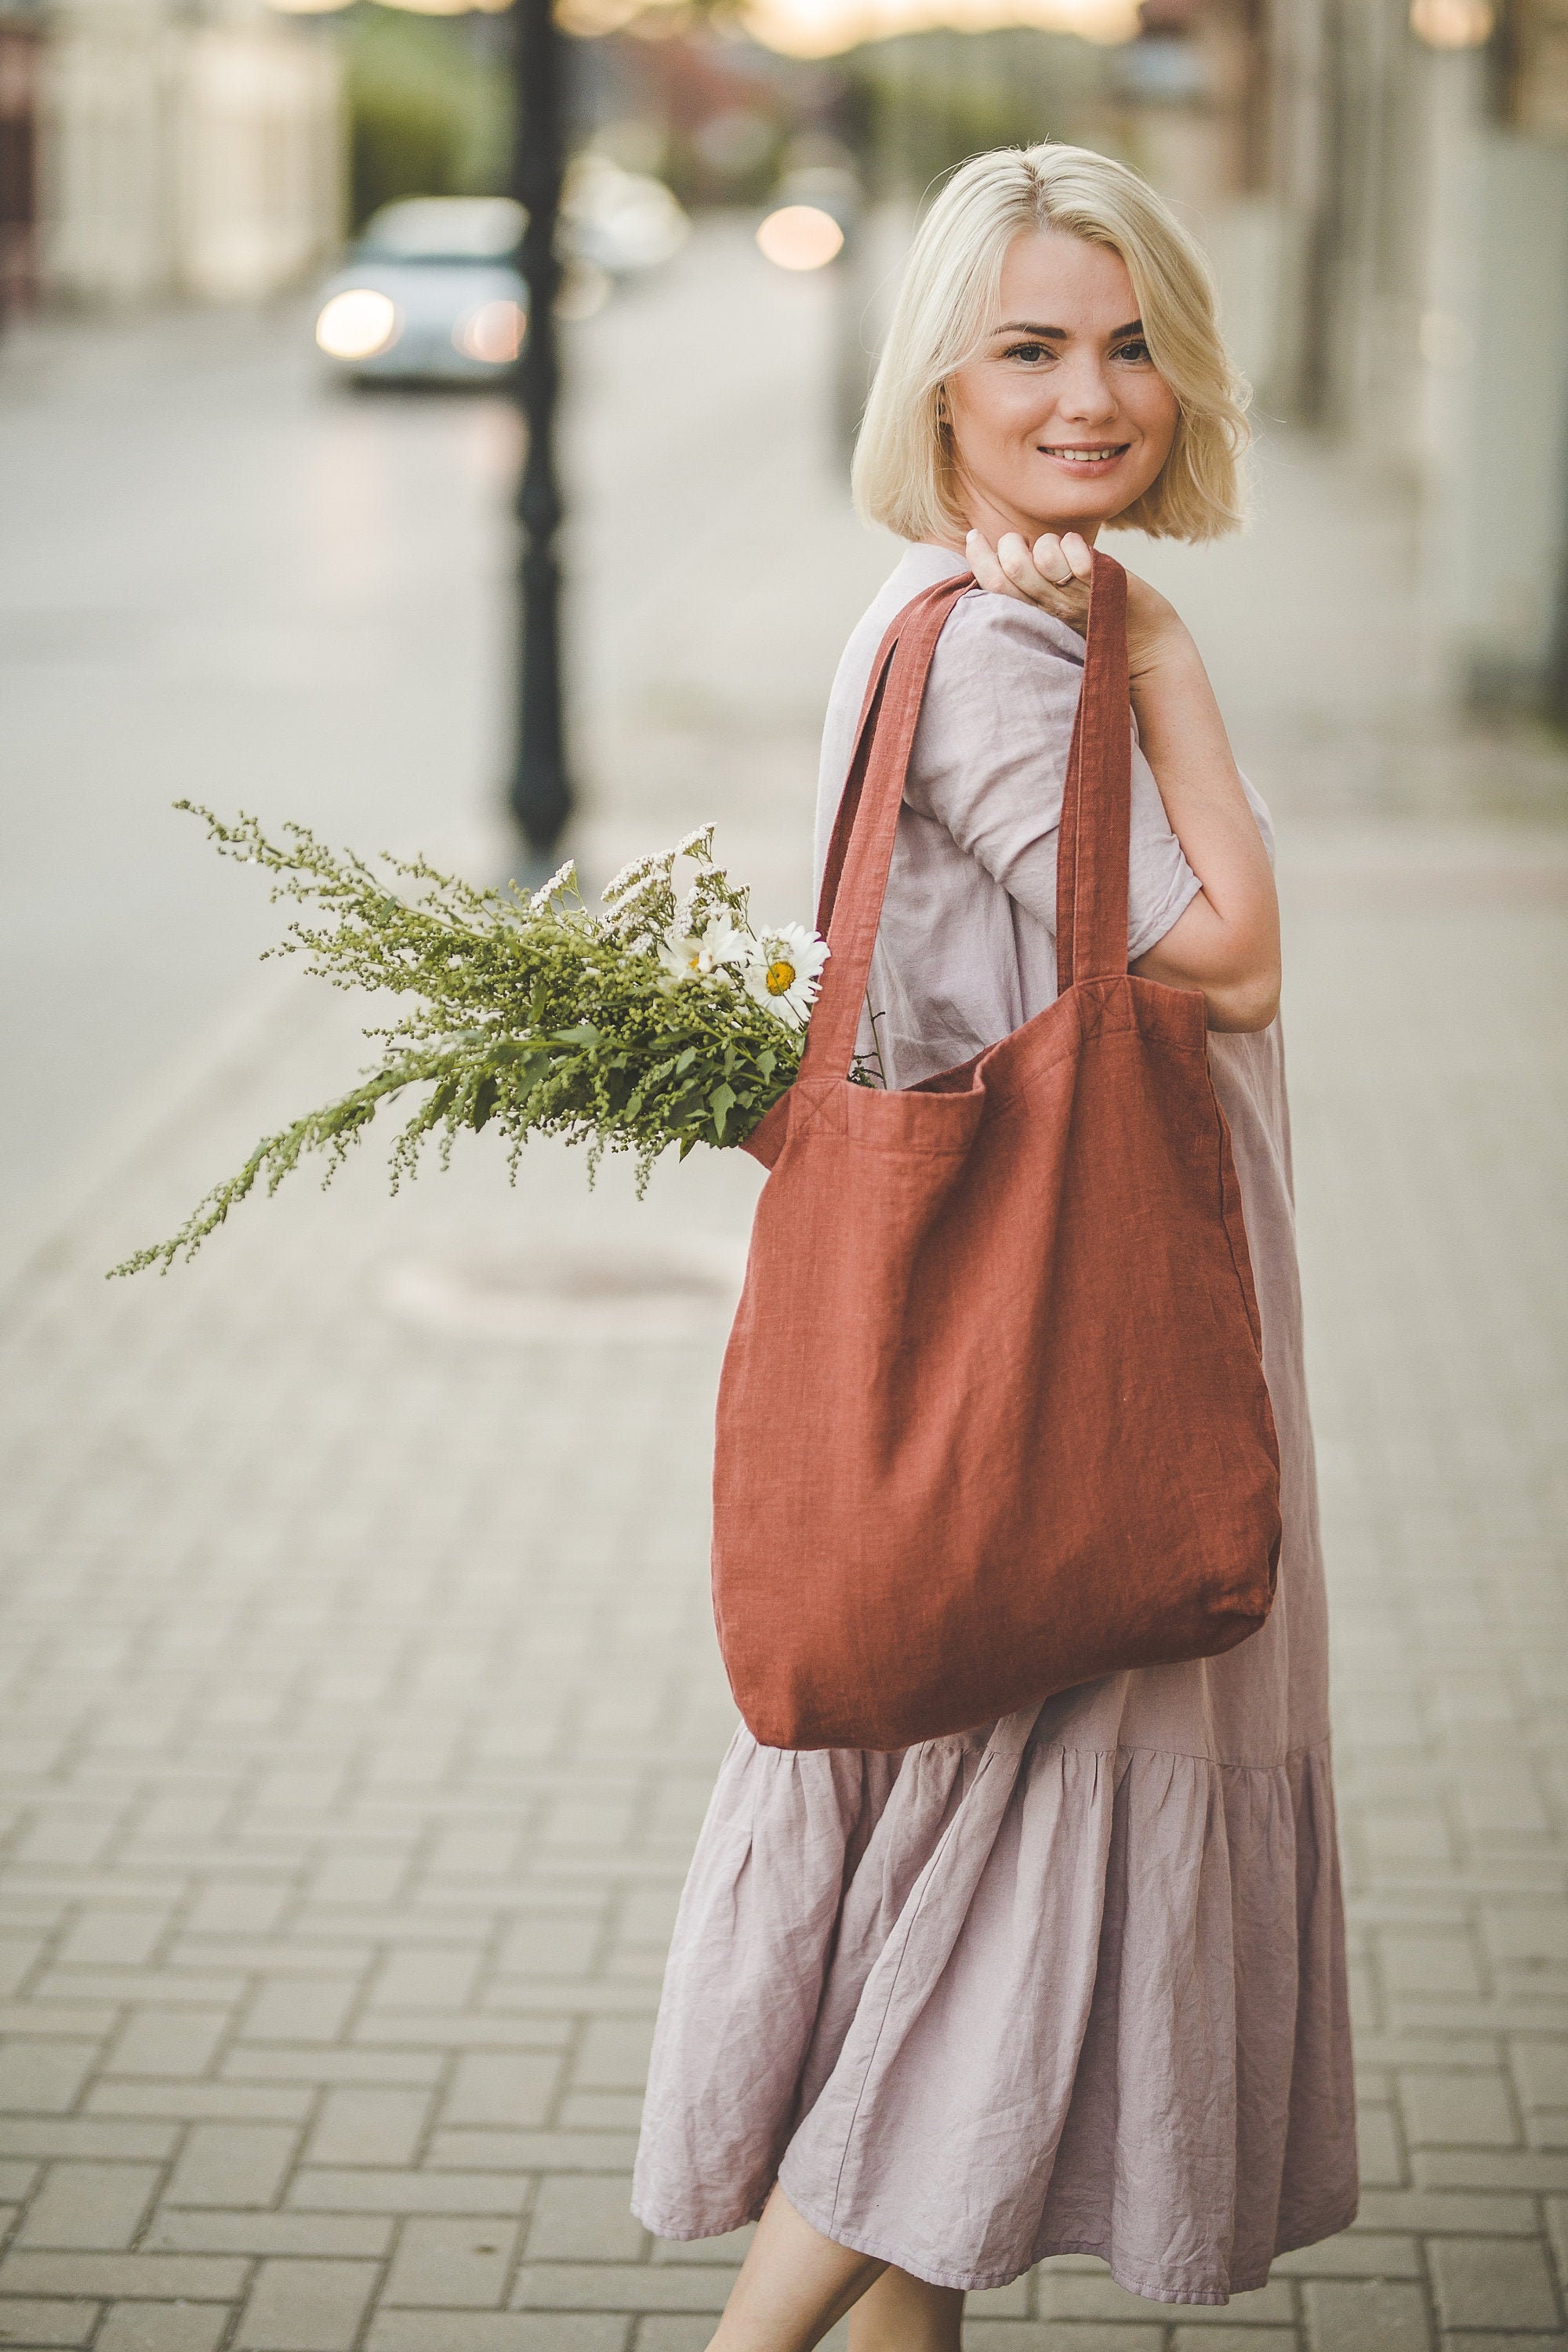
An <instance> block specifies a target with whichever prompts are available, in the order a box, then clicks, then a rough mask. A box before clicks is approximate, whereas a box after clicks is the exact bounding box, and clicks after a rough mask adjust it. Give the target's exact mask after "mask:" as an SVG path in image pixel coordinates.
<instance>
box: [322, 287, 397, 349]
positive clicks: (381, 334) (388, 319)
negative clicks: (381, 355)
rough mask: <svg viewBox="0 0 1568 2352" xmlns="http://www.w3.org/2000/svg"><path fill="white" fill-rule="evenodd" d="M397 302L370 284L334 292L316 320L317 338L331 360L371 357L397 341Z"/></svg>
mask: <svg viewBox="0 0 1568 2352" xmlns="http://www.w3.org/2000/svg"><path fill="white" fill-rule="evenodd" d="M399 325H400V321H399V320H398V316H397V305H396V303H395V301H393V300H392V299H391V297H390V296H389V295H386V294H378V293H376V292H375V290H374V288H372V287H369V286H351V287H348V288H347V289H345V290H344V291H343V292H342V294H334V295H333V296H332V299H331V301H330V302H328V303H326V304H324V305H323V307H322V310H321V317H320V318H319V319H318V320H317V321H316V341H317V342H318V343H319V344H320V345H321V349H322V351H324V352H326V353H327V356H328V357H329V358H330V359H334V360H370V359H374V357H375V355H376V353H377V352H384V351H385V350H386V349H387V347H388V345H389V344H392V343H395V341H397V336H398V331H399Z"/></svg>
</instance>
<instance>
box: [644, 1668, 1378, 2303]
mask: <svg viewBox="0 0 1568 2352" xmlns="http://www.w3.org/2000/svg"><path fill="white" fill-rule="evenodd" d="M1181 1671H1183V1672H1184V1673H1186V1674H1189V1675H1190V1674H1192V1673H1194V1669H1192V1668H1187V1669H1184V1670H1181ZM1195 1671H1196V1672H1197V1673H1199V1674H1200V1675H1201V1674H1202V1673H1203V1672H1204V1669H1203V1668H1202V1667H1199V1668H1197V1669H1196V1670H1195ZM1132 1680H1133V1678H1132V1677H1129V1676H1116V1677H1112V1678H1111V1680H1110V1682H1109V1683H1106V1684H1100V1685H1091V1686H1089V1688H1087V1689H1085V1690H1080V1691H1076V1692H1070V1693H1067V1694H1065V1695H1064V1696H1062V1697H1060V1698H1058V1699H1054V1700H1049V1701H1047V1703H1046V1705H1045V1706H1041V1707H1038V1708H1034V1709H1030V1710H1027V1711H1026V1712H1025V1713H1023V1714H1019V1715H1015V1716H1011V1717H1007V1718H1006V1719H1005V1721H1003V1722H1001V1723H999V1724H997V1725H995V1726H994V1727H991V1728H990V1729H988V1730H987V1729H982V1730H978V1731H974V1732H971V1733H967V1734H965V1735H963V1736H962V1737H959V1738H949V1739H939V1740H932V1741H930V1742H928V1743H927V1744H926V1745H924V1746H922V1747H920V1748H910V1749H908V1750H906V1751H905V1752H904V1753H903V1754H901V1755H891V1756H886V1755H878V1754H871V1753H861V1752H860V1751H858V1750H853V1751H851V1750H823V1751H816V1752H809V1753H794V1752H787V1751H782V1750H779V1749H775V1748H759V1747H758V1746H757V1744H756V1742H755V1741H754V1740H753V1739H752V1737H751V1735H750V1734H749V1733H748V1732H746V1731H745V1730H743V1729H742V1730H741V1731H739V1732H737V1734H736V1735H735V1738H734V1740H733V1741H732V1743H731V1748H730V1750H729V1753H728V1755H727V1757H726V1759H725V1761H724V1765H723V1768H722V1770H721V1775H720V1780H719V1785H718V1788H717V1790H716V1791H715V1794H714V1798H713V1802H712V1805H711V1808H710V1812H709V1815H708V1820H707V1822H706V1824H705V1826H704V1829H703V1831H702V1834H701V1838H700V1842H699V1845H698V1850H697V1855H696V1859H695V1862H694V1864H693V1865H692V1871H691V1875H690V1878H689V1882H688V1885H687V1889H686V1894H685V1896H684V1899H683V1902H682V1905H681V1909H680V1915H679V1923H678V1925H677V1928H676V1933H675V1940H674V1945H673V1948H672V1950H671V1955H670V1962H669V1970H668V1977H667V1979H666V1987H665V1994H664V2001H663V2006H662V2009H661V2011H660V2017H659V2025H658V2034H657V2037H656V2041H655V2045H654V2053H653V2061H652V2069H651V2075H650V2080H649V2084H648V2099H647V2116H646V2121H645V2126H644V2131H643V2138H642V2147H641V2151H640V2154H639V2158H638V2163H637V2180H636V2188H635V2195H634V2203H635V2207H636V2210H637V2214H638V2216H639V2217H640V2219H641V2220H642V2221H645V2222H646V2223H647V2226H648V2227H649V2228H650V2229H652V2230H654V2231H657V2232H658V2234H659V2235H661V2236H663V2237H667V2238H681V2239H686V2238H700V2237H708V2236H712V2235H715V2234H718V2233H720V2232H721V2231H728V2230H731V2229H734V2228H736V2227H738V2226H739V2225H740V2224H741V2223H742V2222H743V2221H749V2220H752V2219H753V2218H754V2217H755V2216H756V2214H757V2213H758V2212H759V2211H760V2210H761V2208H762V2205H763V2201H764V2200H765V2198H766V2196H767V2194H768V2191H769V2189H770V2188H771V2187H772V2185H773V2181H774V2179H778V2180H780V2181H781V2182H782V2185H783V2188H784V2192H785V2194H786V2195H787V2196H788V2197H789V2199H790V2200H791V2202H792V2203H793V2204H794V2205H795V2208H796V2210H798V2211H799V2212H801V2213H802V2214H803V2215H804V2216H805V2219H806V2220H807V2221H810V2222H811V2223H812V2224H813V2225H814V2226H815V2227H816V2229H817V2230H819V2231H822V2232H823V2234H824V2235H825V2236H826V2237H829V2238H833V2239H836V2240H837V2241H838V2242H839V2243H841V2244H844V2245H847V2246H851V2247H853V2248H855V2249H857V2250H858V2252H865V2253H869V2254H873V2255H876V2256H878V2257H879V2258H881V2259H883V2260H886V2261H888V2262H890V2263H896V2264H898V2266H899V2267H900V2269H903V2270H906V2271H909V2272H911V2273H913V2274H914V2275H915V2276H917V2277H920V2278H924V2279H929V2280H931V2281H932V2282H934V2283H936V2284H941V2285H947V2286H956V2287H966V2288H968V2287H989V2286H997V2285H1000V2284H1004V2283H1005V2282H1006V2281H1007V2280H1009V2279H1012V2278H1015V2277H1016V2276H1017V2275H1018V2273H1020V2272H1022V2271H1025V2270H1026V2269H1027V2268H1028V2267H1029V2266H1030V2265H1031V2264H1032V2263H1035V2262H1037V2261H1038V2260H1039V2259H1040V2258H1041V2257H1042V2256H1044V2255H1047V2254H1060V2253H1090V2254H1099V2255H1101V2256H1103V2258H1104V2259H1105V2261H1106V2262H1107V2263H1109V2264H1110V2270H1111V2273H1112V2274H1113V2275H1114V2276H1115V2278H1116V2279H1117V2280H1118V2281H1119V2282H1120V2283H1121V2285H1123V2286H1124V2287H1127V2288H1129V2289H1130V2290H1131V2291H1132V2292H1133V2293H1134V2294H1143V2295H1149V2296H1152V2297H1154V2298H1156V2299H1158V2300H1161V2301H1163V2302H1172V2303H1194V2304H1221V2303H1224V2302H1225V2301H1226V2299H1227V2297H1228V2296H1229V2295H1231V2294H1237V2293H1239V2292H1242V2291H1244V2290H1245V2289H1247V2288H1250V2287H1256V2286H1259V2285H1261V2284H1262V2283H1263V2281H1264V2280H1265V2279H1266V2278H1267V2276H1268V2265H1269V2263H1270V2261H1271V2260H1272V2258H1273V2257H1274V2256H1275V2255H1276V2254H1278V2253H1280V2252H1285V2251H1286V2250H1288V2249H1289V2248H1291V2247H1294V2246H1299V2245H1305V2244H1309V2243H1311V2242H1314V2241H1315V2240H1318V2239H1320V2238H1322V2237H1325V2236H1328V2235H1330V2234H1331V2233H1332V2232H1333V2231H1336V2230H1339V2229H1342V2228H1343V2227H1344V2226H1345V2225H1346V2224H1347V2223H1348V2222H1349V2221H1351V2219H1352V2216H1353V2214H1354V2210H1355V2203H1356V2165H1355V2140H1354V2126H1353V2110H1352V2087H1351V2076H1350V2043H1349V2029H1348V2023H1347V2018H1346V1993H1345V1981H1344V1963H1343V1927H1342V1916H1341V1901H1340V1891H1339V1874H1338V1867H1337V1861H1336V1853H1335V1837H1334V1814H1333V1797H1332V1790H1331V1784H1330V1779H1329V1763H1328V1754H1327V1748H1326V1744H1324V1745H1322V1746H1318V1747H1313V1748H1305V1749H1303V1750H1300V1751H1299V1752H1295V1753H1289V1754H1287V1755H1286V1756H1285V1757H1284V1758H1283V1759H1282V1760H1280V1761H1279V1762H1278V1763H1274V1764H1256V1763H1252V1764H1231V1763H1226V1762H1224V1761H1220V1760H1215V1759H1213V1758H1210V1757H1205V1756H1200V1755H1188V1754H1173V1753H1169V1752H1162V1751H1161V1750H1160V1749H1159V1748H1151V1747H1142V1746H1137V1745H1131V1744H1130V1745H1122V1744H1121V1742H1120V1740H1119V1739H1118V1738H1116V1737H1115V1736H1114V1735H1113V1736H1112V1737H1111V1738H1110V1739H1109V1740H1106V1739H1105V1738H1104V1734H1105V1730H1106V1727H1107V1723H1108V1719H1110V1720H1111V1721H1114V1719H1115V1717H1117V1716H1118V1715H1119V1714H1120V1713H1121V1708H1120V1707H1119V1706H1117V1704H1116V1695H1117V1694H1118V1693H1119V1692H1120V1691H1123V1690H1125V1689H1126V1688H1127V1687H1128V1685H1130V1684H1131V1682H1132ZM1138 1711H1139V1710H1137V1709H1136V1708H1135V1709H1134V1710H1133V1712H1134V1713H1137V1712H1138ZM1095 1734H1099V1735H1100V1740H1101V1741H1103V1744H1092V1743H1093V1738H1094V1735H1095Z"/></svg>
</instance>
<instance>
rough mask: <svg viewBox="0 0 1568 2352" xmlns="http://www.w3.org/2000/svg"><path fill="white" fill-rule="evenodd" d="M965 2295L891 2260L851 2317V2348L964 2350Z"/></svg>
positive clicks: (873, 2351)
mask: <svg viewBox="0 0 1568 2352" xmlns="http://www.w3.org/2000/svg"><path fill="white" fill-rule="evenodd" d="M962 2328H963V2292H962V2290H961V2289H960V2288H958V2287H955V2286H931V2284H929V2283H928V2282H927V2281H926V2280H925V2279H918V2278H911V2277H910V2274H909V2273H908V2271H900V2270H894V2269H893V2268H892V2266H891V2265H890V2264H889V2267H888V2269H886V2270H885V2271H884V2272H883V2273H882V2275H881V2277H880V2278H879V2280H878V2281H877V2284H876V2285H875V2286H873V2287H868V2289H867V2291H866V2293H865V2294H863V2295H862V2296H861V2298H860V2300H859V2302H858V2304H857V2305H856V2306H855V2308H854V2311H853V2312H852V2313H851V2315H850V2318H849V2352H959V2347H960V2334H961V2330H962Z"/></svg>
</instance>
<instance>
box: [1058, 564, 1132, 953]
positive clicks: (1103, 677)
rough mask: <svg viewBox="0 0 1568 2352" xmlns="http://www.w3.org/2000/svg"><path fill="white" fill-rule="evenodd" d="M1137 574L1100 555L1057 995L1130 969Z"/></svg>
mask: <svg viewBox="0 0 1568 2352" xmlns="http://www.w3.org/2000/svg"><path fill="white" fill-rule="evenodd" d="M1128 705H1129V689H1128V682H1127V574H1126V572H1123V570H1122V569H1121V564H1120V563H1117V562H1114V561H1113V560H1112V558H1111V557H1110V556H1109V555H1101V554H1100V553H1099V551H1096V553H1095V558H1094V570H1093V572H1092V574H1091V575H1090V579H1089V635H1088V640H1087V642H1086V644H1085V646H1084V656H1083V686H1082V689H1081V690H1080V692H1079V698H1078V717H1077V719H1075V720H1074V722H1073V730H1072V749H1071V751H1069V752H1068V772H1067V784H1066V787H1065V789H1064V791H1063V793H1062V828H1061V834H1060V836H1059V838H1058V844H1057V990H1058V994H1060V995H1064V996H1065V995H1066V993H1067V992H1068V989H1069V988H1070V987H1071V986H1072V985H1073V983H1074V982H1076V981H1081V980H1103V979H1105V978H1107V977H1109V976H1110V974H1112V973H1121V972H1125V971H1126V970H1127V892H1128V873H1127V866H1128V856H1129V853H1130V851H1131V835H1132V721H1131V712H1130V710H1129V707H1128Z"/></svg>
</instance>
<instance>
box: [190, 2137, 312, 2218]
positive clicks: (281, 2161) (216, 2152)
mask: <svg viewBox="0 0 1568 2352" xmlns="http://www.w3.org/2000/svg"><path fill="white" fill-rule="evenodd" d="M299 2144H300V2135H299V2133H298V2132H295V2131H290V2130H289V2128H288V2126H286V2125H282V2124H212V2123H201V2124H196V2125H195V2126H194V2127H193V2128H192V2130H191V2131H190V2132H189V2133H188V2134H187V2135H186V2138H185V2144H184V2147H183V2148H182V2149H181V2150H180V2159H179V2162H178V2163H177V2164H176V2165H175V2167H174V2172H173V2174H172V2176H171V2178H170V2179H169V2182H168V2185H167V2187H166V2188H165V2189H164V2191H163V2198H164V2201H165V2203H167V2204H170V2205H263V2206H267V2205H273V2204H276V2202H277V2200H278V2197H279V2192H280V2190H281V2189H282V2187H283V2183H284V2181H285V2179H287V2177H288V2174H289V2168H290V2167H291V2165H292V2163H293V2161H294V2156H295V2152H296V2150H297V2149H298V2147H299Z"/></svg>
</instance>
